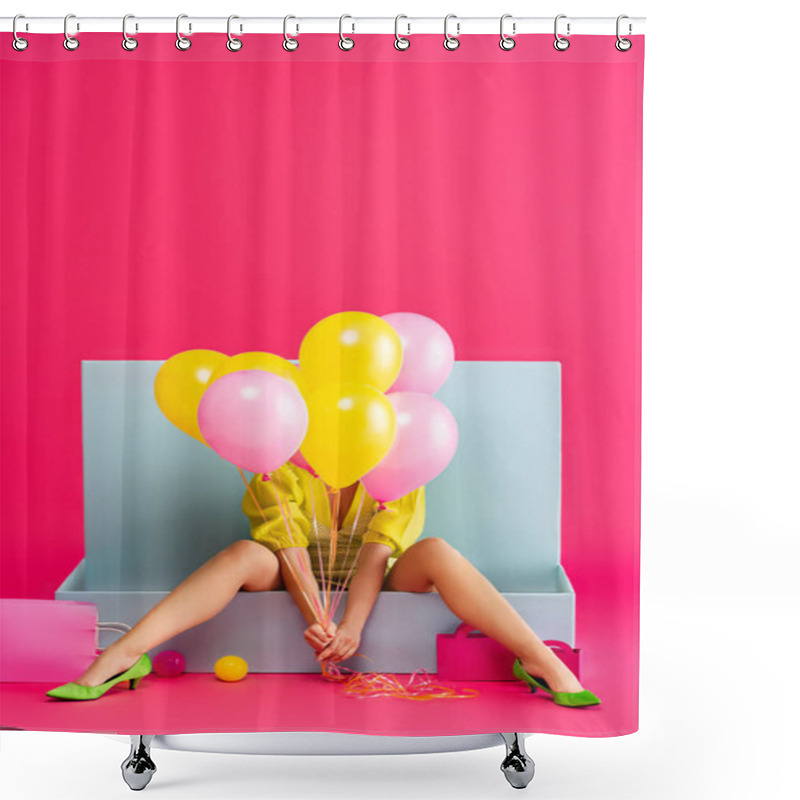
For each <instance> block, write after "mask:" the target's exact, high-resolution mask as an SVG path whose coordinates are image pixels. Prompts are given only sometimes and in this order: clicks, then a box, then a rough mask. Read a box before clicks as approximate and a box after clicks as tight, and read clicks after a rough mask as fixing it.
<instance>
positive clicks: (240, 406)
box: [197, 369, 308, 473]
mask: <svg viewBox="0 0 800 800" xmlns="http://www.w3.org/2000/svg"><path fill="white" fill-rule="evenodd" d="M197 424H198V427H199V428H200V433H202V434H203V438H204V439H205V440H206V442H208V444H209V446H210V447H211V448H213V449H214V450H215V451H216V452H217V453H219V455H220V456H222V458H224V459H226V460H227V461H230V462H231V463H233V464H236V466H237V467H241V468H242V469H246V470H249V471H250V472H256V473H258V472H272V471H273V470H275V469H277V468H278V467H280V466H282V465H283V464H285V463H286V462H287V461H288V459H289V458H290V456H291V455H292V454H293V453H294V452H295V450H297V448H298V447H300V444H301V442H302V441H303V439H304V438H305V435H306V431H307V430H308V408H306V402H305V400H303V395H302V394H301V393H300V390H299V389H298V388H297V387H296V386H295V385H294V384H293V383H292V382H291V381H289V380H286V378H281V377H280V375H275V374H274V373H272V372H267V371H266V370H263V369H244V370H239V371H238V372H229V373H228V374H227V375H223V376H222V377H221V378H218V379H217V380H216V381H214V383H212V384H211V386H209V387H208V389H206V391H205V393H204V394H203V397H202V399H201V400H200V405H199V406H198V408H197Z"/></svg>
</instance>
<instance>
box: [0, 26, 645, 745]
mask: <svg viewBox="0 0 800 800" xmlns="http://www.w3.org/2000/svg"><path fill="white" fill-rule="evenodd" d="M10 38H11V37H10V34H6V33H4V34H0V54H2V56H1V58H2V61H1V62H0V63H1V64H2V87H1V89H0V91H1V94H0V99H1V102H2V109H1V111H2V123H1V124H2V128H1V131H0V134H1V136H2V138H1V139H0V146H1V148H2V198H3V203H2V300H1V302H2V331H1V332H0V333H1V334H2V442H3V445H2V525H3V528H2V531H3V532H2V539H1V541H0V544H1V545H2V551H1V552H2V575H1V578H2V587H1V591H2V596H4V597H31V598H52V597H53V594H54V591H55V589H56V588H57V586H58V585H59V584H60V582H61V581H62V580H63V577H64V575H65V568H66V567H69V568H70V569H71V567H72V566H73V565H74V564H76V563H77V562H78V561H79V560H80V559H81V557H82V555H83V538H82V537H83V533H82V531H83V528H82V526H83V510H82V461H81V409H80V402H81V401H80V362H81V359H165V358H168V357H169V356H170V355H172V354H174V353H176V352H178V351H181V350H186V349H191V348H211V349H215V350H220V351H223V352H226V353H231V354H232V353H237V352H243V351H247V350H269V351H271V352H275V353H278V354H280V355H283V356H284V357H286V358H296V357H297V353H298V348H299V344H300V341H301V338H302V336H303V335H304V333H305V332H306V331H307V330H308V328H309V327H310V326H311V325H313V324H314V323H315V322H316V321H318V320H319V319H320V318H322V317H324V316H326V315H328V314H331V313H334V312H336V311H341V310H365V311H370V312H372V313H375V314H378V315H381V314H386V313H389V312H393V311H416V312H419V313H421V314H426V315H429V316H432V317H434V318H435V319H436V320H438V321H439V322H440V323H441V324H442V325H444V327H445V328H446V329H447V330H448V331H449V333H450V334H451V336H452V338H453V340H454V341H455V342H456V345H457V349H456V358H458V359H459V360H542V361H553V360H557V361H561V362H562V364H563V501H562V502H563V511H562V513H563V518H562V531H563V545H562V563H563V565H564V567H565V569H566V571H567V574H568V575H569V576H570V579H571V580H572V583H573V585H574V588H575V591H576V594H577V598H578V602H577V619H576V631H577V642H578V645H579V646H582V647H584V648H585V649H586V650H587V652H590V653H591V659H590V660H587V663H586V664H585V665H582V678H584V682H585V685H586V686H588V687H591V688H592V690H593V691H595V692H597V694H599V695H600V696H601V697H603V700H604V705H603V706H602V707H600V708H598V709H597V710H596V712H597V713H594V712H588V711H584V712H578V711H574V710H565V709H558V708H555V707H554V706H553V704H552V703H551V704H549V705H550V706H553V708H548V709H547V710H546V712H545V715H544V716H543V717H542V718H538V719H527V718H526V719H525V721H524V722H525V723H527V727H520V728H519V729H520V730H526V731H535V730H549V731H550V732H555V733H575V734H579V735H601V736H602V735H615V734H621V733H630V732H632V731H634V730H636V729H637V725H638V722H637V710H638V642H639V632H638V623H639V601H638V596H639V497H640V481H639V475H640V383H641V381H640V376H641V367H640V362H641V349H640V343H641V316H640V309H641V301H640V298H641V152H642V142H641V119H642V106H641V101H642V73H643V57H644V40H643V38H642V37H637V36H634V37H632V40H633V48H632V49H631V51H630V52H628V53H620V52H618V51H617V50H616V49H615V47H614V41H615V40H614V37H613V36H610V37H609V36H584V37H572V38H573V41H572V46H571V47H570V48H569V50H568V51H566V52H563V53H559V52H557V51H556V50H555V49H554V48H553V44H552V36H541V35H531V36H518V37H517V40H518V44H517V47H516V48H515V49H514V50H513V51H510V52H504V51H502V50H501V49H500V48H499V47H498V44H497V38H498V37H497V36H494V35H491V36H490V35H487V36H469V37H464V39H463V42H462V45H461V47H460V48H459V50H457V51H454V52H448V51H446V50H445V49H444V48H443V47H442V43H441V37H440V36H415V37H412V38H413V43H412V47H411V48H410V49H409V50H408V51H407V52H405V53H398V52H397V51H396V50H395V49H394V47H392V45H391V41H392V37H387V36H371V35H360V36H357V37H356V40H357V45H356V47H355V48H354V50H353V51H352V52H349V53H342V52H341V51H340V50H339V48H338V47H337V46H336V42H337V40H338V36H336V35H311V36H306V37H301V46H300V48H299V50H298V51H297V52H296V53H292V54H288V53H286V52H285V51H284V50H283V49H282V48H281V46H280V41H281V37H280V36H272V35H260V36H253V37H249V38H248V37H245V42H246V43H245V46H244V48H243V50H242V52H241V53H237V54H232V53H230V52H228V51H227V49H226V48H225V46H224V42H225V36H224V35H221V34H197V35H194V36H193V37H192V38H193V42H194V44H193V46H192V48H191V49H190V50H189V51H186V52H179V51H178V50H177V49H176V48H175V45H174V40H175V37H174V35H172V34H148V35H147V36H146V38H145V37H142V39H143V44H142V45H140V47H139V48H138V49H137V50H136V51H134V52H131V53H128V52H126V51H124V50H123V49H122V48H121V47H120V43H119V39H120V36H119V35H117V34H87V35H85V36H83V37H82V46H81V47H80V48H79V50H78V51H76V52H74V53H69V52H67V51H66V50H65V49H64V48H63V46H62V37H60V36H57V35H29V36H28V39H29V41H30V42H31V46H30V47H29V48H28V50H27V51H26V52H24V53H17V52H15V51H14V50H13V49H12V47H11V46H10ZM131 694H133V693H131ZM86 705H96V704H86ZM411 705H419V704H411ZM424 705H431V704H424ZM433 705H435V704H433ZM539 707H541V704H540V705H539ZM403 713H409V712H408V711H407V710H404V711H403ZM415 713H416V712H415ZM425 713H428V712H425ZM447 713H451V712H449V711H448V712H447ZM76 729H77V728H76ZM116 729H117V730H119V726H117V728H116ZM213 729H214V728H213V727H212V728H211V730H213ZM220 729H221V728H220ZM238 729H240V730H245V728H238ZM262 729H265V728H262ZM275 729H276V730H277V729H280V727H276V728H275ZM299 729H310V728H299ZM509 729H510V728H509ZM462 730H463V728H462ZM464 732H466V731H464Z"/></svg>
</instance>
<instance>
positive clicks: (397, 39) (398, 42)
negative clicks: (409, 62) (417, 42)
mask: <svg viewBox="0 0 800 800" xmlns="http://www.w3.org/2000/svg"><path fill="white" fill-rule="evenodd" d="M401 19H408V17H407V16H406V15H405V14H398V15H397V16H396V17H395V18H394V46H395V48H396V49H397V50H408V48H409V47H411V39H406V37H405V36H401V35H400V31H399V24H400V20H401ZM406 24H407V25H408V32H409V33H411V23H410V22H407V23H406Z"/></svg>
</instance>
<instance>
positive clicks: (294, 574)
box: [237, 466, 327, 627]
mask: <svg viewBox="0 0 800 800" xmlns="http://www.w3.org/2000/svg"><path fill="white" fill-rule="evenodd" d="M237 469H238V470H239V475H241V477H242V480H243V481H244V484H245V486H247V490H248V491H249V492H250V496H251V497H252V498H253V502H254V503H255V505H256V508H257V509H258V511H259V513H260V514H261V517H262V518H263V520H264V522H269V520H268V519H267V515H266V513H265V512H264V509H263V508H261V504H260V503H259V502H258V499H257V498H256V496H255V494H254V492H253V489H252V487H251V486H250V483H249V481H248V480H247V478H245V476H244V472H243V471H242V468H241V467H239V466H237ZM270 478H271V476H270ZM270 483H271V484H272V488H273V490H274V491H275V496H276V498H277V500H278V506H279V508H280V510H281V514H282V516H283V521H284V524H285V525H286V530H287V531H288V532H289V537H290V538H291V541H292V544H293V545H294V535H293V534H292V530H291V527H290V526H289V521H288V519H287V517H286V513H285V512H284V510H283V505H282V504H281V500H280V496H279V492H278V490H277V488H276V487H275V484H274V482H273V481H272V480H271V479H270ZM295 546H296V545H295ZM286 564H287V565H288V567H289V571H290V572H291V573H292V577H293V578H294V580H295V582H296V583H297V585H298V587H299V588H300V591H301V592H302V594H303V597H304V598H305V600H306V603H308V607H309V608H310V609H311V611H312V612H313V614H314V617H315V619H316V620H317V622H319V623H320V625H322V619H321V618H320V614H319V613H317V610H318V609H319V610H320V611H321V609H320V605H319V598H315V600H316V602H315V603H312V602H311V600H310V599H309V597H308V594H307V593H306V590H305V589H304V588H303V582H302V581H301V580H300V579H299V578H298V577H297V572H296V571H295V568H294V566H293V564H292V561H291V559H290V558H289V557H288V556H287V558H286ZM300 565H301V567H302V569H303V571H304V573H305V574H306V577H308V569H307V567H306V564H305V561H304V560H303V559H302V558H301V559H300ZM323 627H327V625H323Z"/></svg>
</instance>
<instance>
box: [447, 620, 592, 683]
mask: <svg viewBox="0 0 800 800" xmlns="http://www.w3.org/2000/svg"><path fill="white" fill-rule="evenodd" d="M545 644H546V645H548V646H549V647H550V648H552V650H553V651H554V652H555V653H556V655H557V656H558V657H559V658H560V659H561V660H562V661H563V662H564V663H565V664H566V665H567V666H568V667H569V668H570V669H571V670H572V671H573V672H574V673H575V675H576V677H580V676H579V675H578V650H577V649H574V648H572V647H570V645H568V644H567V643H566V642H561V641H558V640H557V639H548V640H546V641H545ZM514 658H515V655H514V654H513V653H511V652H509V651H508V650H506V648H505V647H503V646H502V645H501V644H498V643H497V642H496V641H495V640H494V639H490V638H489V637H488V636H486V635H485V634H483V633H480V632H479V631H475V630H474V628H473V627H472V626H471V625H468V624H467V623H465V622H463V623H461V625H459V626H458V628H456V630H455V633H439V634H437V635H436V666H437V675H438V677H439V678H442V679H444V680H453V681H515V680H517V678H516V677H515V676H514V673H513V671H512V669H513V665H514Z"/></svg>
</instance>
